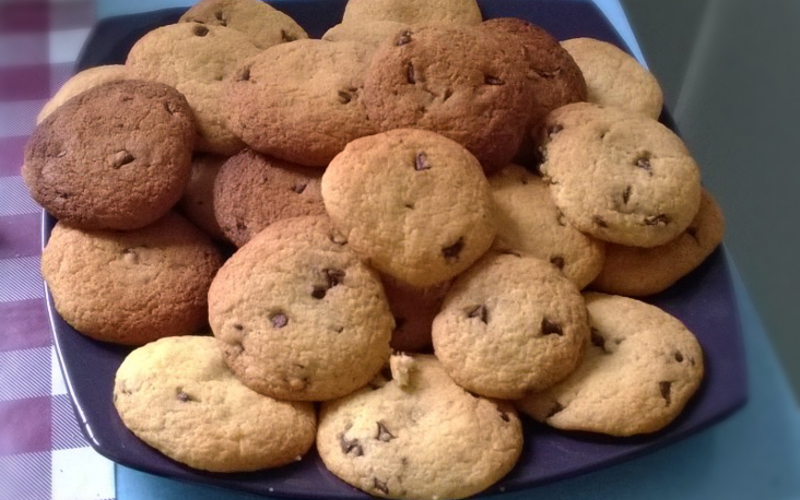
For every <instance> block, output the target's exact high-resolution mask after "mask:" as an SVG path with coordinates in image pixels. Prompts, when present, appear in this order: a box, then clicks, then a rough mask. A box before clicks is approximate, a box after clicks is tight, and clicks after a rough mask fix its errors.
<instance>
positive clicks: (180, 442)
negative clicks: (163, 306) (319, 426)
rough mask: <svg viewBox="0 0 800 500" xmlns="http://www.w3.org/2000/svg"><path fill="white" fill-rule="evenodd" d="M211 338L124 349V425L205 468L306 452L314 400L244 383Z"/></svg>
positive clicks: (241, 467) (245, 466) (120, 399)
mask: <svg viewBox="0 0 800 500" xmlns="http://www.w3.org/2000/svg"><path fill="white" fill-rule="evenodd" d="M217 343H218V341H217V339H215V338H214V337H208V336H181V337H169V338H163V339H160V340H157V341H155V342H151V343H150V344H147V345H146V346H143V347H140V348H138V349H136V350H134V351H133V352H131V353H130V354H128V355H127V356H126V357H125V359H124V360H123V362H122V364H121V365H120V367H119V369H118V370H117V375H116V378H115V381H114V406H115V408H116V409H117V412H118V413H119V416H120V418H121V419H122V422H123V423H124V424H125V426H126V427H127V428H128V429H130V430H131V431H132V432H133V433H134V434H135V435H136V436H137V437H138V438H140V439H142V440H143V441H144V442H146V443H147V444H149V445H150V446H152V447H153V448H155V449H157V450H158V451H160V452H161V453H163V454H165V455H166V456H168V457H170V458H171V459H173V460H176V461H178V462H181V463H183V464H186V465H188V466H189V467H193V468H195V469H202V470H206V471H211V472H244V471H254V470H259V469H265V468H268V467H278V466H281V465H285V464H288V463H291V462H294V461H295V460H297V459H298V458H299V457H300V456H302V455H304V454H305V453H306V452H307V451H308V450H309V449H310V448H311V446H312V445H313V444H314V438H315V436H316V414H315V412H314V407H313V406H312V405H311V404H310V403H296V402H295V403H292V402H287V401H277V400H275V399H271V398H269V397H267V396H263V395H261V394H258V393H256V392H254V391H253V390H251V389H248V388H247V387H245V386H244V385H243V384H242V383H241V382H239V380H237V379H236V377H234V376H233V373H231V372H230V370H228V367H227V366H225V362H224V361H223V360H222V355H221V351H220V349H219V346H218V345H217Z"/></svg>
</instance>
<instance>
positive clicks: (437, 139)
mask: <svg viewBox="0 0 800 500" xmlns="http://www.w3.org/2000/svg"><path fill="white" fill-rule="evenodd" d="M322 199H323V200H324V202H325V208H326V210H327V211H328V214H329V215H330V217H331V219H332V220H333V223H334V225H335V226H336V227H337V228H338V229H339V230H340V231H341V232H342V233H343V234H344V236H345V238H346V239H347V241H348V242H349V245H350V247H351V248H352V249H353V250H354V251H355V252H356V253H358V254H359V255H361V256H362V257H363V258H365V259H368V261H369V263H370V265H371V266H372V267H374V268H375V269H377V270H378V271H380V272H382V273H385V274H388V275H390V276H392V277H394V278H396V279H398V280H400V281H403V282H405V283H407V284H409V285H411V286H415V287H419V288H425V287H429V286H433V285H436V284H439V283H443V282H445V281H447V280H449V279H451V278H452V277H454V276H455V275H457V274H459V273H460V272H462V271H464V270H466V269H467V268H468V267H469V266H470V265H472V264H473V263H474V262H475V261H476V260H478V258H480V256H481V255H483V253H484V252H486V250H488V248H489V247H490V246H491V244H492V240H493V239H494V234H495V229H494V214H493V212H492V209H493V207H492V199H491V193H490V188H489V183H488V182H487V181H486V178H485V177H484V175H483V172H482V171H481V166H480V165H479V164H478V162H477V160H476V159H475V157H474V156H472V155H471V154H470V153H469V151H467V150H466V149H464V148H463V147H461V146H459V145H458V144H457V143H456V142H454V141H451V140H450V139H447V138H446V137H444V136H441V135H438V134H435V133H433V132H428V131H426V130H415V129H398V130H392V131H389V132H384V133H382V134H376V135H373V136H369V137H363V138H361V139H357V140H355V141H353V142H351V143H350V144H348V145H347V147H346V148H345V150H344V151H343V152H342V153H341V154H339V155H337V156H336V158H334V160H333V161H332V162H331V164H330V165H329V166H328V169H327V170H326V171H325V174H323V176H322Z"/></svg>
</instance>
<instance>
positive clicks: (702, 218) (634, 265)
mask: <svg viewBox="0 0 800 500" xmlns="http://www.w3.org/2000/svg"><path fill="white" fill-rule="evenodd" d="M724 233H725V220H724V218H723V216H722V210H721V209H720V208H719V206H718V205H717V203H716V202H715V201H714V199H713V198H712V197H711V194H710V193H709V192H708V191H706V190H703V196H702V198H701V199H700V210H699V211H698V212H697V216H695V218H694V220H693V221H692V223H691V224H690V225H689V227H688V228H686V231H684V232H683V233H681V234H680V235H678V237H677V238H675V239H674V240H672V241H670V242H669V243H667V244H665V245H661V246H657V247H653V248H637V247H626V246H622V245H613V244H610V245H608V246H607V247H606V249H607V251H606V262H605V265H604V266H603V270H602V272H600V275H599V276H597V279H595V280H594V282H593V283H592V284H591V288H592V289H594V290H599V291H601V292H606V293H615V294H619V295H627V296H631V297H637V296H643V295H651V294H654V293H658V292H661V291H664V290H666V289H667V288H669V287H670V286H672V285H673V284H674V283H675V282H676V281H678V280H679V279H681V278H682V277H684V276H685V275H687V274H689V273H690V272H692V271H693V270H694V269H695V268H696V267H697V266H699V265H700V264H701V263H702V262H703V261H704V260H705V259H706V257H708V256H709V255H710V254H711V252H713V251H714V249H715V248H717V246H718V245H719V244H720V243H721V242H722V237H723V235H724Z"/></svg>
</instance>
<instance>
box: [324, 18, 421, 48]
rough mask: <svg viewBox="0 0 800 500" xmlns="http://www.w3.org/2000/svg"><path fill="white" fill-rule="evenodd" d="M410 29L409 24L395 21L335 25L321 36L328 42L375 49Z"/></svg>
mask: <svg viewBox="0 0 800 500" xmlns="http://www.w3.org/2000/svg"><path fill="white" fill-rule="evenodd" d="M410 27H411V25H410V24H405V23H399V22H397V21H368V22H364V23H357V24H337V25H336V26H334V27H332V28H331V29H329V30H328V31H326V32H325V34H324V35H322V39H323V40H326V41H328V42H361V43H363V44H365V45H368V46H369V47H370V48H372V49H376V48H378V46H379V45H380V44H381V43H383V42H384V41H385V40H386V39H387V38H389V37H390V36H393V35H394V34H396V33H398V32H400V31H402V30H404V29H408V28H410Z"/></svg>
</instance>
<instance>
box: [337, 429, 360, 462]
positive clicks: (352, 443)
mask: <svg viewBox="0 0 800 500" xmlns="http://www.w3.org/2000/svg"><path fill="white" fill-rule="evenodd" d="M339 444H340V445H341V447H342V453H344V454H345V455H349V454H350V452H352V453H353V455H354V456H357V457H360V456H361V455H363V454H364V448H362V447H361V444H360V443H359V442H358V439H347V438H346V437H344V433H342V434H340V435H339Z"/></svg>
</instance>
